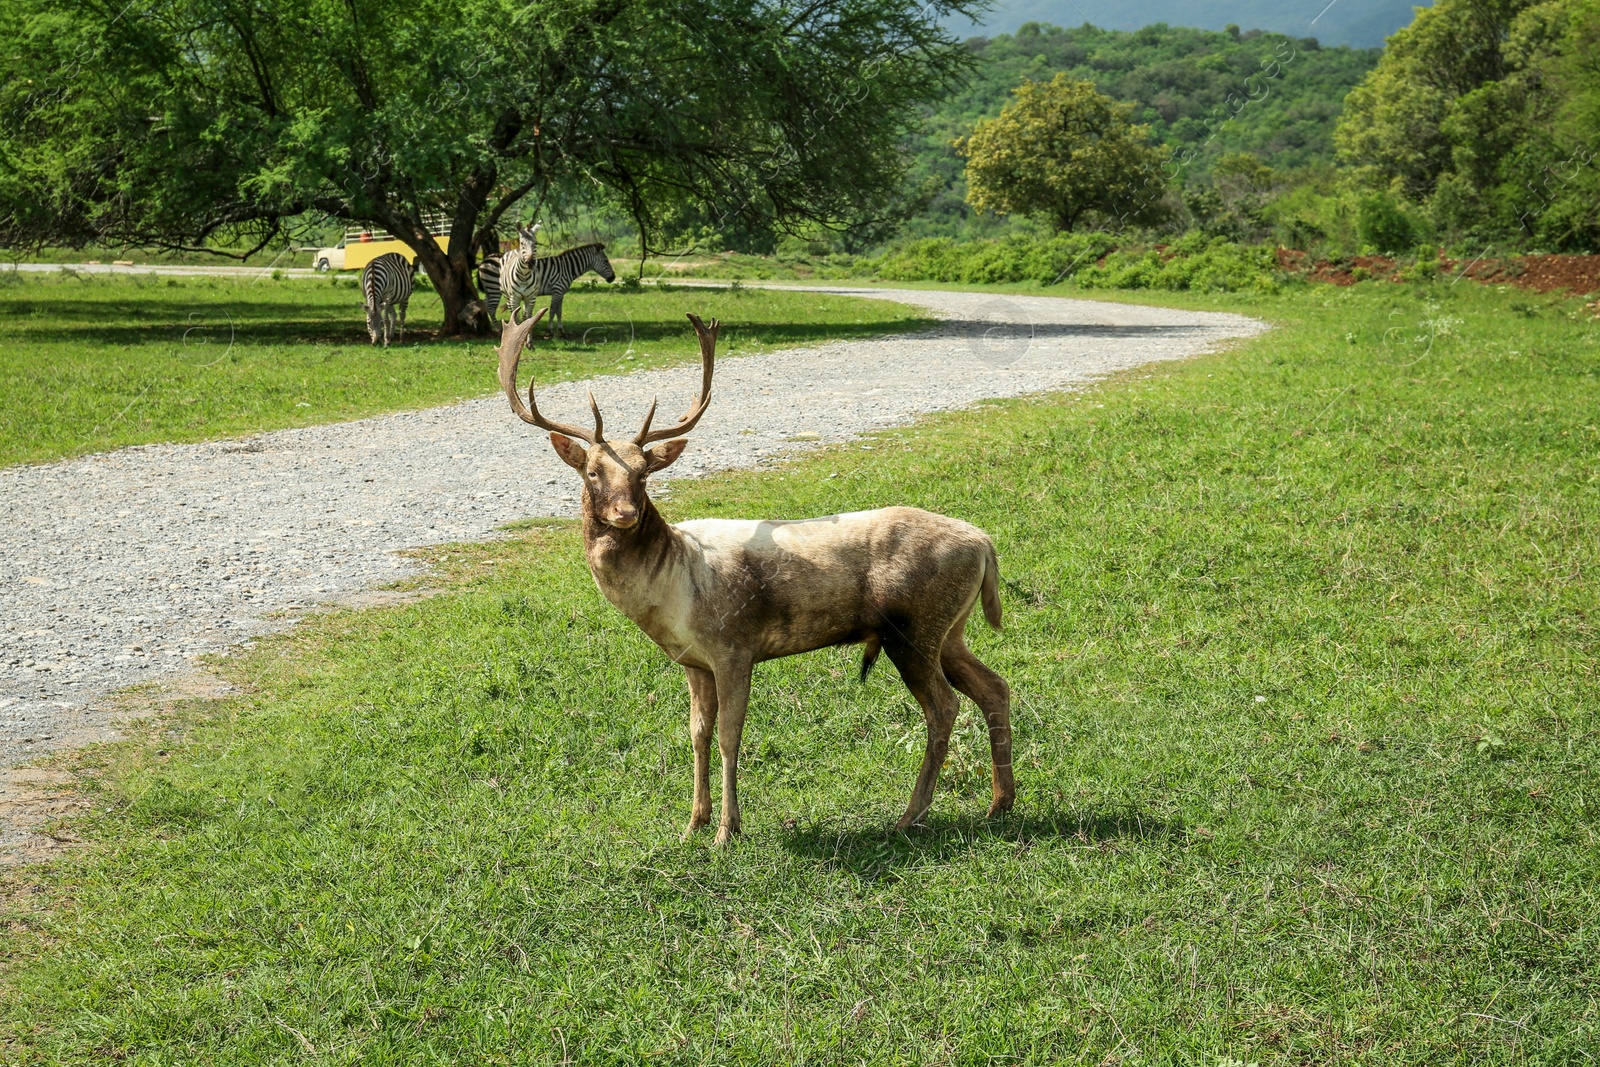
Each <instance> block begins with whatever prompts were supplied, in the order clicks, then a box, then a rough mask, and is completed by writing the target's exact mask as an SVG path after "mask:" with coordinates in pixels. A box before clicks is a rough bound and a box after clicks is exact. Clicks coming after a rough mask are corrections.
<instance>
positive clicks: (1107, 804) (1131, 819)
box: [0, 286, 1600, 1064]
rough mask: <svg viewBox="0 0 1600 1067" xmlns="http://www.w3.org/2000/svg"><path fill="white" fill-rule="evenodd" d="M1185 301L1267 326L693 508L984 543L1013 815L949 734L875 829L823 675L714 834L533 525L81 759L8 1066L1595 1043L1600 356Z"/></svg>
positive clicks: (1579, 330) (561, 534) (679, 505)
mask: <svg viewBox="0 0 1600 1067" xmlns="http://www.w3.org/2000/svg"><path fill="white" fill-rule="evenodd" d="M1186 299H1187V300H1188V302H1191V303H1197V304H1208V305H1209V306H1216V307H1223V306H1232V307H1237V308H1241V309H1244V310H1249V311H1253V312H1256V313H1260V314H1265V315H1268V316H1269V317H1271V318H1273V319H1274V320H1275V321H1277V322H1278V323H1280V328H1279V329H1278V330H1277V331H1275V332H1273V333H1271V334H1269V335H1266V336H1264V337H1261V338H1259V339H1256V340H1252V341H1250V342H1248V343H1246V344H1244V345H1242V346H1241V347H1239V348H1238V349H1237V350H1235V351H1232V352H1227V353H1221V354H1216V355H1213V356H1208V357H1205V358H1203V359H1198V360H1194V361H1191V362H1187V363H1183V364H1176V365H1165V366H1159V365H1158V366H1155V367H1151V368H1148V369H1145V370H1142V371H1139V372H1135V373H1133V374H1130V375H1126V376H1124V377H1122V378H1120V379H1118V380H1116V381H1113V382H1109V383H1107V384H1105V385H1103V386H1101V387H1098V388H1096V389H1093V390H1090V391H1088V392H1086V393H1084V394H1082V395H1081V396H1075V397H1045V398H1040V399H1035V400H1030V401H1023V402H1011V403H1006V404H997V405H989V406H985V407H983V408H981V409H979V410H976V411H973V412H968V413H962V414H955V415H950V416H946V417H940V418H938V419H934V420H930V421H928V422H926V423H924V424H921V425H919V426H917V427H914V428H911V429H908V430H904V431H898V432H893V433H887V434H883V435H881V436H879V437H877V438H875V439H874V440H873V441H871V442H870V448H869V447H866V446H862V445H856V446H850V447H845V448H840V449H835V450H832V451H829V452H826V453H823V454H818V455H812V456H809V457H807V458H803V459H801V460H799V461H797V462H794V463H792V464H790V465H788V466H786V467H784V468H782V469H780V470H778V471H774V472H769V473H764V474H742V475H737V476H727V477H720V478H716V479H711V480H708V481H705V482H700V483H689V482H682V483H679V484H678V485H677V486H676V488H675V491H674V494H673V499H672V501H671V503H670V505H668V511H669V513H670V514H671V515H672V516H673V517H675V518H686V517H690V516H700V515H724V516H757V515H786V516H799V515H809V514H819V513H826V512H830V511H837V510H845V509H853V508H864V507H872V506H877V505H883V504H889V503H909V504H917V505H921V506H924V507H928V508H933V509H937V510H940V511H943V512H947V513H950V514H954V515H958V516H961V517H963V518H966V519H969V520H971V521H974V522H976V523H978V524H980V525H982V526H983V527H985V528H986V529H987V530H988V531H989V532H990V533H991V534H992V535H993V536H994V538H995V540H996V542H997V544H998V546H999V550H1000V560H1001V569H1002V573H1003V576H1004V583H1003V598H1004V602H1005V611H1006V618H1007V624H1008V625H1007V630H1006V632H1005V633H1004V634H993V633H990V632H988V631H986V630H983V629H982V628H981V627H979V626H977V625H975V626H974V627H973V630H972V638H973V644H974V648H975V650H976V651H977V652H978V654H979V655H980V656H982V657H984V658H985V659H986V660H987V661H988V662H989V663H990V664H992V665H993V666H994V667H996V668H997V669H998V670H1000V671H1001V672H1002V673H1003V674H1004V675H1005V676H1006V677H1007V678H1008V679H1009V680H1010V682H1011V684H1012V686H1013V689H1014V693H1015V714H1016V724H1017V731H1018V733H1017V740H1018V747H1017V780H1018V785H1019V798H1018V805H1017V810H1016V812H1015V813H1014V815H1012V816H1010V817H1007V818H1005V819H1002V820H999V821H996V822H993V823H990V822H988V821H986V820H984V819H983V817H982V812H983V810H984V805H985V803H986V800H987V792H988V785H987V766H986V762H987V759H986V753H985V752H984V751H983V744H982V735H981V732H980V731H979V729H978V727H977V725H976V717H975V716H974V715H973V713H972V709H971V707H970V705H966V704H964V706H963V711H962V718H961V720H960V723H959V726H958V735H957V743H956V745H955V748H954V751H953V754H952V758H951V761H950V764H949V765H948V766H947V768H946V773H945V776H944V778H943V780H942V782H941V791H940V794H939V797H938V800H937V802H936V804H935V807H934V809H933V813H932V817H931V826H930V827H929V828H928V829H925V830H918V831H914V832H912V833H909V834H899V833H895V832H892V831H891V830H890V829H889V825H890V823H891V822H892V820H893V819H894V818H895V817H896V816H897V815H898V814H899V812H900V810H901V808H902V807H903V805H904V802H905V799H906V795H907V793H908V791H909V789H910V785H911V781H912V777H913V775H914V771H915V765H916V759H917V757H918V751H917V750H918V745H919V744H920V738H919V735H920V732H921V727H920V722H919V719H918V716H917V713H916V711H915V710H914V706H913V704H912V702H911V700H910V698H909V697H908V695H907V694H906V693H905V691H904V690H903V688H902V687H901V686H900V685H899V683H898V681H897V680H896V678H895V677H894V672H893V670H892V669H886V665H885V667H880V668H879V670H878V671H877V672H875V674H874V675H873V676H872V678H871V679H870V681H869V682H868V683H867V684H866V685H865V686H862V685H859V684H857V683H856V682H855V681H854V674H855V670H854V668H855V655H854V653H853V652H849V653H844V652H838V651H833V652H823V653H817V654H814V655H811V656H807V657H801V658H798V659H794V660H788V661H782V662H779V663H774V664H769V665H766V666H764V667H762V668H761V669H760V670H759V671H758V673H757V680H756V687H755V696H754V702H753V707H752V711H751V716H750V720H749V725H748V728H747V734H746V741H745V760H744V762H743V771H744V773H743V775H742V785H743V790H744V792H743V801H744V816H745V826H746V834H745V836H744V838H743V839H742V841H741V842H740V843H739V845H738V846H737V847H736V848H735V849H733V850H732V851H729V852H726V853H724V852H719V851H717V850H715V849H713V848H711V847H710V846H709V837H702V838H699V839H697V840H695V841H693V842H691V843H689V844H680V843H679V841H678V833H679V829H680V827H681V826H682V824H683V822H684V820H685V819H686V817H687V811H688V801H689V791H690V776H689V758H688V744H687V738H686V730H685V721H686V715H687V699H686V696H685V693H684V689H683V685H682V681H681V677H680V676H679V675H678V673H677V672H676V671H674V670H673V669H672V668H671V666H670V664H669V663H668V662H667V661H666V660H665V658H664V657H663V656H662V655H661V654H660V653H659V652H658V651H656V650H655V648H654V647H653V646H651V645H650V644H649V642H648V641H647V640H646V639H645V638H644V637H643V636H642V635H641V634H640V633H638V632H637V631H636V630H635V629H634V627H633V626H632V624H631V623H629V622H628V621H627V620H626V619H623V618H621V617H620V616H619V615H618V614H617V613H616V612H615V611H614V610H613V609H612V608H611V607H610V606H609V605H607V604H606V603H605V602H604V601H603V600H602V599H601V597H600V595H599V594H598V592H597V591H596V590H595V588H594V586H593V583H592V582H591V581H590V579H589V576H588V574H587V573H586V571H585V569H584V565H583V562H582V552H581V544H580V540H579V537H578V535H577V533H576V531H574V530H573V529H572V528H571V526H570V524H565V523H549V522H545V523H533V524H526V525H525V526H524V528H523V529H522V531H521V532H520V533H519V535H518V536H517V537H516V538H514V539H512V540H510V541H507V542H501V543H495V544H490V545H480V546H466V547H456V548H449V549H441V550H438V552H437V553H435V558H436V559H438V561H439V566H440V576H439V578H438V580H437V583H436V584H437V585H439V586H440V587H441V588H442V589H443V590H444V592H443V593H442V595H439V596H436V597H434V598H432V599H429V600H426V601H423V602H419V603H416V604H412V605H410V606H404V607H395V608H389V609H383V610H370V611H364V612H343V613H336V614H331V615H326V616H319V617H315V618H312V619H309V620H307V621H306V622H305V623H303V624H302V625H301V626H299V627H298V628H297V629H296V630H295V631H294V632H293V633H291V634H288V635H286V636H283V637H280V638H276V639H272V640H269V641H265V642H263V643H262V644H261V645H260V646H258V647H257V648H255V649H254V650H252V651H251V652H249V653H248V654H246V655H244V656H242V657H240V658H238V659H234V660H229V661H225V662H224V663H223V664H222V668H221V669H222V670H223V671H224V673H225V674H226V675H227V676H228V677H229V678H230V679H232V680H233V681H234V682H235V683H237V684H238V685H239V686H240V687H241V694H240V695H239V696H236V697H234V698H231V699H228V700H226V701H221V702H217V703H214V704H206V705H195V706H190V707H189V708H187V709H186V710H184V711H182V712H180V713H179V714H178V715H177V716H176V717H174V718H172V719H170V720H168V721H166V722H164V723H162V724H161V725H160V727H151V728H150V731H149V733H148V734H147V735H146V736H143V737H141V738H140V739H138V740H136V741H133V742H130V743H128V744H125V745H122V746H120V747H114V748H108V749H102V750H97V751H95V752H92V753H90V754H88V755H86V756H84V757H82V767H83V770H84V773H85V774H86V775H87V777H88V781H89V788H90V790H91V792H90V796H91V797H92V799H93V805H94V808H93V812H92V813H91V814H89V815H86V816H84V817H83V818H80V819H78V820H76V821H75V824H74V828H75V830H76V832H78V833H80V834H82V835H84V836H85V837H87V838H89V839H90V840H91V841H93V842H94V844H93V846H92V847H90V848H88V849H86V850H85V851H83V852H81V853H79V854H78V855H76V856H74V857H72V858H69V859H66V860H63V861H60V862H58V863H56V864H55V865H53V866H51V867H49V868H45V869H36V870H29V871H20V872H13V873H11V874H10V875H9V878H10V882H9V893H7V894H6V895H5V897H4V899H5V900H7V901H8V903H7V904H6V905H5V907H6V909H7V914H6V918H7V920H8V922H9V928H8V930H7V932H6V933H5V934H4V935H3V937H4V942H3V944H4V957H3V959H4V962H3V964H0V1005H4V1006H3V1007H0V1051H3V1052H4V1054H5V1055H4V1057H0V1058H6V1057H9V1059H10V1060H11V1061H13V1062H19V1063H33V1062H39V1063H87V1062H109V1061H111V1060H112V1059H117V1060H120V1061H121V1062H125V1063H139V1064H156V1063H163V1064H164V1063H227V1064H253V1063H289V1062H300V1061H303V1060H308V1059H312V1058H315V1059H316V1060H317V1061H319V1062H331V1063H362V1064H426V1063H485V1064H488V1063H538V1062H545V1063H556V1062H571V1063H601V1064H612V1063H616V1064H645V1063H651V1064H655V1063H666V1064H699V1063H763V1064H764V1063H806V1064H834V1063H874V1064H876V1063H904V1064H926V1063H951V1064H989V1063H1039V1064H1046V1063H1049V1064H1054V1063H1085V1064H1099V1063H1114V1062H1123V1063H1161V1064H1191V1063H1193V1064H1217V1063H1223V1062H1228V1061H1229V1060H1232V1061H1237V1062H1240V1063H1263V1064H1266V1063H1295V1064H1304V1063H1328V1062H1349V1063H1356V1062H1359V1063H1363V1064H1379V1063H1382V1064H1391V1063H1406V1064H1440V1063H1463V1064H1465V1063H1519V1064H1520V1063H1527V1064H1535V1063H1537V1064H1558V1063H1559V1064H1565V1063H1579V1062H1587V1057H1588V1056H1590V1055H1592V1054H1593V1051H1594V1050H1595V1049H1596V1048H1597V1047H1600V921H1597V918H1596V916H1597V915H1600V845H1597V840H1596V830H1595V828H1596V825H1597V820H1600V775H1597V772H1600V761H1597V758H1596V751H1597V749H1596V742H1597V740H1600V729H1597V728H1600V720H1597V714H1596V667H1595V664H1596V662H1597V657H1600V638H1597V633H1596V619H1597V616H1596V609H1595V604H1596V599H1597V592H1600V588H1597V580H1596V576H1597V574H1600V476H1597V475H1596V473H1595V466H1594V455H1595V449H1596V447H1597V445H1600V428H1597V422H1600V403H1597V400H1600V348H1597V345H1596V332H1595V328H1594V326H1593V325H1592V324H1591V323H1589V322H1587V321H1582V320H1578V319H1575V318H1574V317H1573V315H1572V314H1571V311H1572V308H1573V307H1574V305H1571V304H1559V303H1554V302H1551V303H1547V304H1542V305H1539V306H1537V307H1534V308H1532V309H1531V310H1523V311H1521V312H1517V311H1514V310H1513V309H1512V308H1511V306H1510V305H1511V301H1510V298H1509V297H1508V296H1506V295H1503V294H1497V293H1494V292H1492V291H1487V290H1482V289H1475V288H1474V289H1469V288H1467V287H1465V286H1461V287H1455V288H1450V287H1444V286H1440V287H1437V288H1432V289H1424V290H1417V291H1411V290H1403V289H1398V288H1394V287H1388V288H1378V287H1375V286H1358V287H1356V288H1354V289H1350V290H1343V291H1336V290H1331V289H1310V290H1301V291H1298V292H1296V293H1293V294H1290V295H1288V296H1284V297H1279V298H1274V299H1269V298H1266V297H1255V298H1229V299H1227V300H1223V299H1219V298H1202V297H1199V296H1191V297H1188V298H1186ZM1519 306H1521V307H1523V308H1524V309H1526V308H1527V307H1528V305H1526V303H1523V304H1521V305H1519ZM313 1049H314V1050H315V1053H316V1055H315V1057H313V1056H312V1055H311V1050H313Z"/></svg>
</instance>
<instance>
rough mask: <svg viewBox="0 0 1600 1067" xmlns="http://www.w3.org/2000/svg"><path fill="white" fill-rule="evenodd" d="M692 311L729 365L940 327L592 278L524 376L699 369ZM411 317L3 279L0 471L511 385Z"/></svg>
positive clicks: (486, 351)
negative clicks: (383, 333) (386, 323)
mask: <svg viewBox="0 0 1600 1067" xmlns="http://www.w3.org/2000/svg"><path fill="white" fill-rule="evenodd" d="M685 311H696V312H698V313H699V314H701V315H702V316H704V317H706V318H708V319H709V318H711V317H712V316H720V317H721V318H722V319H723V320H725V323H726V326H725V329H724V331H723V334H722V340H721V343H720V345H719V353H720V354H722V355H730V356H737V355H748V354H750V353H752V352H760V351H762V350H764V349H769V348H774V347H784V346H790V345H803V344H810V343H816V342H820V341H824V340H833V339H841V338H851V337H864V336H874V335H879V334H883V333H891V332H896V331H901V330H908V329H917V328H922V327H925V326H928V325H930V322H929V321H928V320H927V319H925V318H922V317H920V316H919V314H918V312H917V311H916V310H914V309H911V308H907V307H904V306H901V305H897V304H892V303H889V302H887V301H883V300H862V299H856V298H851V297H840V296H830V295H826V294H821V293H788V292H764V291H757V290H748V289H743V290H741V289H732V288H728V289H719V288H702V287H696V288H694V289H676V290H675V289H673V288H671V287H668V288H665V289H662V288H658V287H655V286H647V287H644V288H637V287H634V288H629V287H625V286H620V285H619V286H617V287H606V286H600V285H595V286H593V287H591V286H588V285H580V286H579V287H578V288H576V289H575V290H574V291H573V292H572V294H571V295H570V296H569V297H568V299H567V303H566V313H567V314H566V329H567V330H568V332H569V333H571V334H572V335H573V336H572V337H571V338H570V339H568V340H565V341H562V340H556V341H545V340H542V339H536V340H535V341H534V345H533V350H532V352H531V353H530V355H528V356H526V357H524V365H525V366H528V367H530V368H531V369H532V370H533V371H534V372H535V373H537V374H538V375H539V377H540V379H541V380H551V379H565V378H574V377H586V376H589V375H592V374H606V373H621V372H624V371H629V370H634V369H638V368H641V367H652V366H661V365H664V364H667V363H673V362H679V361H683V360H692V359H696V358H698V355H699V348H698V345H697V344H696V342H695V339H694V331H693V330H691V329H690V328H689V324H688V323H687V322H686V321H685V320H684V317H683V316H684V312H685ZM410 320H411V325H412V327H413V330H415V331H416V332H411V331H408V333H407V335H406V336H407V340H406V343H405V344H403V345H391V346H390V347H389V348H388V349H387V350H383V349H374V348H373V347H372V346H371V344H370V343H369V339H368V337H367V332H366V319H365V315H364V312H363V311H362V307H361V296H360V290H359V289H358V288H357V279H356V278H355V276H354V275H351V276H349V277H339V278H334V279H326V278H319V279H315V280H312V279H281V280H274V279H272V278H270V277H269V278H263V279H236V278H217V277H202V278H170V277H157V276H137V275H136V276H132V277H126V276H106V275H79V274H73V273H66V272H64V273H60V274H13V273H9V272H7V273H0V394H3V395H4V398H5V399H4V401H3V402H0V464H8V463H27V462H40V461H44V460H51V459H57V458H60V457H62V456H72V455H81V454H84V453H88V452H100V451H104V450H107V449H111V448H117V447H120V446H123V445H132V444H145V443H149V442H157V441H174V442H176V441H199V440H209V439H214V438H217V437H227V436H233V435H238V434H248V433H255V432H258V431H262V430H273V429H280V428H283V427H287V426H304V425H310V424H315V423H325V422H334V421H339V420H343V419H352V418H358V417H361V416H363V415H372V414H377V413H380V412H384V411H394V410H399V409H404V408H415V407H424V406H427V405H432V404H440V403H449V402H450V401H451V400H455V399H460V398H462V397H470V396H477V395H481V394H484V393H490V392H493V391H494V390H495V389H497V388H498V387H499V386H498V384H497V382H496V379H495V355H494V347H493V342H492V341H491V340H489V339H474V340H471V341H464V340H450V341H434V340H431V339H429V338H430V335H431V334H432V332H433V331H435V330H436V329H437V328H438V325H439V322H440V311H439V302H438V298H437V297H436V296H434V295H433V293H432V292H431V291H429V290H426V289H423V290H420V291H419V292H418V293H417V294H416V295H415V296H414V297H413V299H412V302H411V314H410ZM419 328H420V329H419ZM419 337H420V339H418V338H419Z"/></svg>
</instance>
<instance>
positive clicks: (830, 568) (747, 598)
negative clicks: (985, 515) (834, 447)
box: [677, 507, 992, 657]
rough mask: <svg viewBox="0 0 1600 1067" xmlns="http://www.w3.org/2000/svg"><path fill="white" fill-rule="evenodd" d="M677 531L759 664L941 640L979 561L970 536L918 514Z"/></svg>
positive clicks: (970, 594) (976, 575) (700, 523)
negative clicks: (756, 651) (756, 650)
mask: <svg viewBox="0 0 1600 1067" xmlns="http://www.w3.org/2000/svg"><path fill="white" fill-rule="evenodd" d="M677 530H678V532H679V533H680V534H681V535H683V536H684V538H685V539H686V541H687V542H688V543H689V544H691V545H692V546H694V547H695V548H696V549H697V550H698V554H699V556H700V557H701V558H702V559H703V561H704V564H703V566H704V570H703V572H702V574H701V575H700V576H699V583H700V584H701V586H702V594H703V595H705V596H706V597H707V599H708V600H709V601H711V602H713V603H715V605H716V607H715V609H714V612H715V615H716V617H717V618H718V619H719V622H720V624H721V625H722V626H723V627H724V628H725V629H726V628H728V627H737V629H738V630H740V631H741V632H746V633H750V634H752V635H758V636H757V637H756V638H754V640H755V641H756V643H757V644H758V645H759V646H760V654H761V655H762V656H764V657H771V656H785V655H792V654H793V653H795V652H802V651H807V650H809V649H812V648H821V647H824V646H826V645H832V644H839V643H841V642H845V641H854V640H861V639H863V638H865V637H866V636H867V635H868V634H869V633H872V632H876V631H878V630H880V629H885V628H887V629H889V630H890V631H893V632H895V633H902V634H910V633H912V632H913V631H921V630H923V629H927V630H929V631H930V632H932V631H935V630H936V631H937V635H938V636H939V637H940V638H942V636H943V634H944V633H945V632H947V631H948V629H949V627H950V625H951V624H952V623H953V622H954V621H955V620H956V619H957V618H959V617H960V615H961V614H962V612H963V611H965V610H966V609H968V608H970V606H971V604H972V602H973V599H974V598H975V597H976V595H977V589H978V583H979V582H980V580H981V579H982V576H983V568H984V565H985V561H986V560H987V558H988V554H989V552H990V551H992V549H991V547H990V542H989V538H988V537H987V535H985V534H984V533H983V531H982V530H979V529H978V528H977V527H975V526H972V525H970V524H968V523H965V522H962V521H960V520H959V519H952V518H949V517H947V516H944V515H936V514H933V513H932V512H927V511H923V510H921V509H919V508H905V507H895V508H883V509H880V510H877V511H858V512H849V513H845V514H840V515H826V516H823V517H821V518H815V519H801V520H793V521H788V520H763V521H755V520H731V519H701V520H696V521H692V522H685V523H680V524H679V525H678V526H677Z"/></svg>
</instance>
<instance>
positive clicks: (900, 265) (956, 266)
mask: <svg viewBox="0 0 1600 1067" xmlns="http://www.w3.org/2000/svg"><path fill="white" fill-rule="evenodd" d="M1112 247H1113V244H1112V240H1111V238H1110V237H1109V236H1107V235H1106V234H1103V233H1079V234H1058V235H1056V236H1054V237H1048V238H1036V237H1028V236H1026V235H1022V234H1015V235H1012V236H1010V237H1004V238H1000V239H998V240H982V241H966V242H957V241H955V240H953V239H951V238H948V237H933V238H928V239H925V240H921V241H912V242H910V243H909V244H905V245H901V246H899V247H897V248H892V249H890V250H889V251H887V252H885V253H884V254H883V255H881V256H879V257H878V258H877V259H873V260H866V261H863V262H862V264H861V265H862V266H864V267H866V268H868V269H870V270H872V271H873V272H874V273H876V274H877V275H878V277H880V278H884V279H887V280H889V281H907V282H909V281H927V282H966V283H1002V282H1037V283H1038V284H1040V285H1054V284H1056V283H1057V282H1062V281H1065V280H1067V279H1068V278H1071V277H1073V276H1074V275H1076V274H1078V273H1079V272H1081V271H1083V270H1086V269H1088V268H1090V267H1092V266H1094V264H1095V263H1096V261H1098V260H1099V259H1100V258H1101V257H1102V256H1104V255H1105V254H1106V253H1107V252H1109V251H1111V249H1112Z"/></svg>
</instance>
